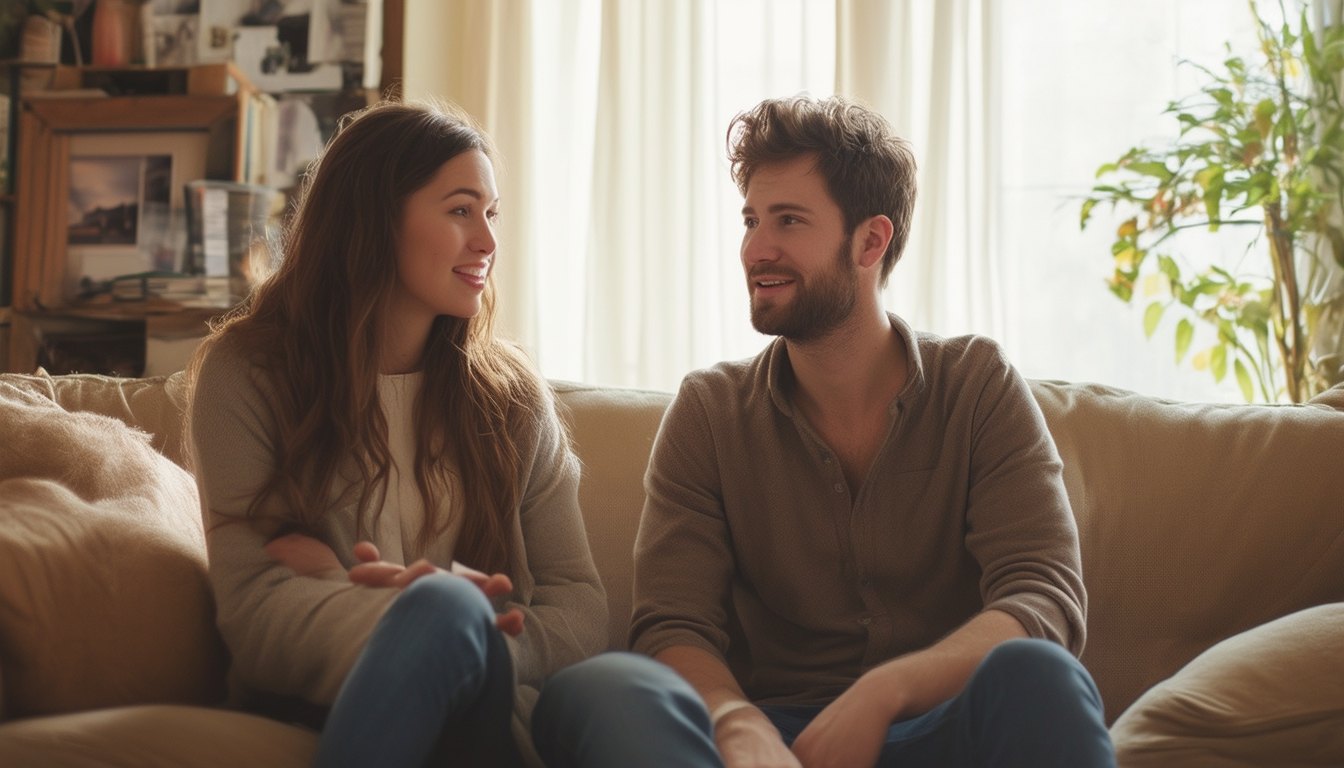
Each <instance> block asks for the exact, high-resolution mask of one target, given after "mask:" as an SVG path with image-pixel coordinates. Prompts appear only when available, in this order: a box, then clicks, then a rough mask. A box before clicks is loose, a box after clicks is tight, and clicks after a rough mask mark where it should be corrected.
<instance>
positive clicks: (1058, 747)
mask: <svg viewBox="0 0 1344 768" xmlns="http://www.w3.org/2000/svg"><path fill="white" fill-rule="evenodd" d="M625 666H628V665H627V662H625V661H624V660H623V658H622V655H614V654H606V655H603V656H598V657H595V658H593V659H589V660H588V661H585V662H581V663H580V664H576V665H575V666H573V667H570V668H569V669H567V670H564V671H562V672H561V673H560V674H558V675H556V677H555V678H553V679H552V681H551V682H550V683H548V684H547V686H546V689H545V690H543V691H542V696H541V701H539V702H538V703H537V709H536V713H535V714H534V715H533V724H532V730H533V736H534V741H535V742H536V745H537V748H538V750H539V751H541V754H542V756H543V757H544V758H546V759H547V761H548V764H549V765H552V766H553V767H554V768H616V766H629V765H640V766H646V767H649V768H652V767H653V766H688V767H689V766H697V767H704V768H711V767H712V768H720V767H721V766H722V765H723V763H722V761H721V760H720V759H719V756H718V753H717V752H716V751H714V750H713V747H712V743H713V742H712V732H711V729H710V725H709V715H708V713H707V712H705V709H704V705H703V704H700V703H699V701H698V697H697V698H696V700H695V702H694V703H695V704H696V706H694V707H692V706H691V705H690V704H688V703H687V701H686V700H685V692H684V688H685V687H686V684H685V683H684V682H681V681H680V678H676V681H675V683H674V684H673V685H674V689H673V692H672V693H671V694H667V697H668V698H670V699H672V700H674V701H676V703H675V704H670V703H669V702H668V701H666V700H664V701H662V702H661V703H660V696H662V695H663V694H661V693H660V692H658V691H641V689H642V688H643V687H646V686H647V681H646V682H645V683H641V684H639V685H633V686H632V685H630V684H629V683H628V680H629V675H627V674H624V673H623V672H622V667H625ZM692 695H693V694H692ZM635 702H643V703H638V704H637V703H635ZM650 702H651V703H650ZM650 708H661V709H662V710H664V711H667V710H672V709H675V710H678V712H679V714H678V720H677V726H676V727H675V728H670V729H669V728H663V729H662V730H661V731H660V732H652V731H650V730H648V729H647V728H645V727H643V725H642V723H648V722H651V719H650V718H649V716H648V710H649V709H650ZM762 709H763V710H764V711H765V713H766V715H767V716H768V717H769V718H770V720H771V721H772V722H773V723H774V724H775V727H776V728H778V729H779V732H780V735H781V736H782V737H783V739H784V742H785V743H786V744H792V743H793V740H794V739H795V738H797V736H798V734H799V733H801V732H802V730H803V729H804V728H806V727H807V725H808V723H810V722H812V719H813V718H814V717H816V716H817V714H818V713H819V712H821V710H822V709H823V707H821V706H806V707H798V706H794V707H780V706H766V707H763V708H762ZM655 743H656V744H657V745H658V749H657V750H651V749H648V747H649V746H651V745H652V744H655ZM707 744H708V745H709V749H708V750H706V745H707ZM637 755H638V756H641V757H640V758H639V759H636V757H635V756H637ZM649 756H656V757H653V758H651V757H649ZM632 760H633V762H632ZM877 765H878V766H880V767H881V768H896V767H897V766H900V768H918V767H921V766H928V767H929V768H935V767H936V768H950V767H953V766H955V767H957V768H961V767H963V766H964V767H965V768H971V766H976V767H977V768H979V767H981V766H983V767H986V768H988V767H989V766H994V767H995V768H1008V767H1009V766H1011V767H1013V768H1052V767H1054V766H1058V767H1059V768H1114V766H1115V755H1114V753H1113V751H1112V748H1111V740H1110V736H1109V734H1108V733H1107V730H1106V724H1105V720H1104V717H1103V713H1102V706H1101V697H1100V695H1099V694H1098V693H1097V689H1096V686H1095V685H1094V684H1093V683H1092V678H1091V677H1090V676H1089V675H1088V674H1087V670H1085V669H1084V668H1083V666H1082V665H1081V664H1079V663H1078V660H1077V659H1075V658H1073V656H1072V655H1070V654H1069V653H1068V652H1067V651H1065V650H1064V649H1063V648H1061V647H1059V646H1058V645H1056V644H1054V643H1049V642H1046V641H1043V640H1012V641H1009V642H1006V643H1003V644H1002V645H1000V646H998V647H997V648H995V649H994V650H993V651H991V652H990V653H989V654H988V655H987V656H985V659H984V660H983V661H982V662H981V663H980V666H979V667H978V668H977V669H976V671H975V674H974V675H972V676H971V679H970V681H969V682H968V683H967V684H966V688H965V689H964V690H963V691H962V693H961V694H960V695H958V696H956V697H954V698H952V699H949V700H948V701H946V702H944V703H943V704H941V705H939V706H938V707H935V708H934V709H933V710H932V711H930V712H927V713H925V714H924V715H921V716H919V717H915V718H912V719H910V720H905V721H902V722H900V723H896V724H895V725H892V726H891V727H890V728H889V729H888V730H887V742H886V746H885V747H884V748H883V750H882V753H881V756H880V757H879V759H878V762H877ZM856 768H858V767H856Z"/></svg>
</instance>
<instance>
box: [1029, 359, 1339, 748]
mask: <svg viewBox="0 0 1344 768" xmlns="http://www.w3.org/2000/svg"><path fill="white" fill-rule="evenodd" d="M1032 390H1033V392H1034V394H1035V395H1036V399H1037V402H1038V403H1040V405H1041V409H1042V411H1043V412H1044V414H1045V418H1046V423H1047V424H1048V425H1049V427H1050V432H1051V434H1052V435H1053V437H1054V440H1055V444H1056V445H1057V446H1058V448H1059V452H1060V456H1061V458H1062V459H1063V463H1064V483H1065V486H1066V487H1067V489H1068V493H1069V501H1070V503H1071V504H1072V506H1073V513H1074V517H1075V518H1076V519H1077V522H1078V534H1079V540H1080V544H1081V548H1082V556H1083V580H1084V583H1085V584H1086V585H1087V596H1088V616H1087V620H1088V621H1087V624H1088V627H1087V646H1086V647H1085V648H1084V650H1083V654H1082V661H1083V663H1084V665H1086V666H1087V668H1088V670H1089V671H1090V672H1091V673H1092V676H1093V678H1094V679H1095V680H1096V683H1097V687H1098V689H1100V691H1101V695H1102V700H1103V701H1104V702H1105V705H1106V712H1107V718H1108V721H1109V720H1114V719H1115V718H1116V717H1117V716H1119V714H1120V713H1121V712H1122V711H1124V710H1125V708H1126V707H1128V706H1129V705H1130V703H1131V702H1133V701H1134V700H1135V699H1136V698H1138V696H1139V695H1140V694H1141V693H1143V692H1144V691H1145V690H1147V689H1148V688H1149V687H1150V686H1152V685H1154V684H1155V683H1157V682H1159V681H1161V680H1164V679H1166V678H1167V677H1170V676H1171V675H1172V674H1174V673H1175V672H1176V671H1177V670H1179V669H1180V668H1181V667H1183V666H1184V665H1185V664H1186V663H1187V662H1189V661H1190V660H1191V659H1193V658H1194V657H1195V656H1197V655H1199V654H1200V653H1201V652H1202V651H1204V650H1205V649H1207V648H1209V647H1210V646H1212V645H1213V644H1214V643H1216V642H1218V641H1220V640H1223V639H1225V638H1227V637H1230V636H1232V635H1235V634H1237V633H1239V632H1242V631H1244V630H1247V629H1250V628H1251V627H1255V626H1258V625H1260V624H1263V623H1265V622H1267V621H1270V620H1272V619H1275V618H1278V617H1280V616H1284V615H1286V614H1289V613H1292V612H1294V611H1298V610H1301V609H1304V608H1308V607H1310V606H1314V605H1320V604H1323V603H1330V602H1339V601H1344V514H1342V513H1341V510H1342V509H1344V507H1341V499H1344V472H1342V471H1340V466H1341V465H1340V457H1341V456H1344V413H1339V412H1336V411H1333V410H1329V409H1325V408H1319V407H1307V406H1264V405H1212V404H1199V403H1174V402H1169V401H1164V400H1158V399H1156V398H1152V397H1145V396H1142V395H1137V394H1134V393H1132V392H1125V391H1123V390H1118V389H1113V388H1110V387H1104V386H1099V385H1088V384H1065V383H1052V382H1039V381H1037V382H1032Z"/></svg>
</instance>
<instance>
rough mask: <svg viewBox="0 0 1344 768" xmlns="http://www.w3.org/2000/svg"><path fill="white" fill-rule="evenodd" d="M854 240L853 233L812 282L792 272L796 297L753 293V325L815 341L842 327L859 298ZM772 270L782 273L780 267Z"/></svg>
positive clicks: (773, 333) (771, 333)
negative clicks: (781, 298)
mask: <svg viewBox="0 0 1344 768" xmlns="http://www.w3.org/2000/svg"><path fill="white" fill-rule="evenodd" d="M853 243H854V238H853V236H852V235H851V236H850V237H848V238H845V240H844V241H843V242H841V243H840V247H839V249H837V250H836V252H835V259H833V260H832V264H831V268H830V269H828V270H826V271H825V272H822V273H820V274H817V275H815V276H814V277H812V278H810V283H805V282H803V280H802V276H801V275H799V274H798V273H796V272H790V276H791V277H792V278H793V280H794V283H793V285H794V289H793V294H794V295H793V300H792V301H790V302H779V301H776V300H769V299H767V300H765V301H761V302H758V301H756V299H755V297H754V296H753V297H752V301H751V325H752V327H754V328H755V329H756V330H757V331H758V332H760V333H764V334H766V335H767V336H783V337H784V338H786V339H788V340H789V341H793V342H807V341H815V340H817V339H820V338H823V337H825V336H826V335H827V334H829V333H830V332H831V331H834V330H835V329H836V328H839V327H840V325H841V324H843V323H844V322H845V321H846V320H848V319H849V316H850V315H851V314H853V313H854V305H855V303H856V302H857V299H858V286H859V270H858V268H857V267H856V266H854V261H853V259H852V258H851V257H850V248H851V246H852V245H853ZM761 271H763V272H764V271H767V270H766V269H762V270H761ZM769 271H770V272H771V273H772V274H778V270H769ZM749 287H750V286H749Z"/></svg>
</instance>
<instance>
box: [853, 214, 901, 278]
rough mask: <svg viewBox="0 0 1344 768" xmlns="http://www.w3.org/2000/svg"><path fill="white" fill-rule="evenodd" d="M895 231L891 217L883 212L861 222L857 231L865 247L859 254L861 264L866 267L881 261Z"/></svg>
mask: <svg viewBox="0 0 1344 768" xmlns="http://www.w3.org/2000/svg"><path fill="white" fill-rule="evenodd" d="M895 231H896V228H895V227H894V226H893V225H892V223H891V219H889V218H887V217H886V216H883V215H881V214H878V215H877V216H874V217H872V218H870V219H868V220H866V221H864V222H862V223H860V224H859V228H858V232H857V233H856V234H858V235H859V237H858V238H857V241H858V242H859V243H861V247H862V248H863V252H862V253H861V254H859V266H861V267H865V268H866V267H871V266H873V265H874V264H877V263H879V262H881V261H882V257H883V256H884V255H886V253H887V245H889V244H890V243H891V236H892V234H894V233H895Z"/></svg>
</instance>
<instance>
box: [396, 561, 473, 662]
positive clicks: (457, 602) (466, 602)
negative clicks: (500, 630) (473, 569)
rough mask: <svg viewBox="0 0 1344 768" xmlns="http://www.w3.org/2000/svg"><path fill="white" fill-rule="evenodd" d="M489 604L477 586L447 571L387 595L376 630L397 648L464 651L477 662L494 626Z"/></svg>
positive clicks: (410, 651) (430, 653) (435, 652)
mask: <svg viewBox="0 0 1344 768" xmlns="http://www.w3.org/2000/svg"><path fill="white" fill-rule="evenodd" d="M494 620H495V612H494V607H493V606H491V605H490V600H489V599H487V598H486V596H485V594H484V593H482V592H481V590H480V588H479V587H477V586H476V585H475V584H472V583H471V582H470V581H467V580H466V579H463V578H461V577H458V576H449V575H447V574H431V575H429V576H422V577H420V578H419V579H416V580H415V581H414V582H412V583H411V584H410V585H408V586H407V587H406V588H405V589H403V590H402V591H401V594H399V595H397V598H396V599H395V600H393V601H392V605H391V606H389V607H388V609H387V612H386V613H385V614H383V619H382V621H380V622H379V629H380V630H385V631H384V632H382V633H380V634H383V635H384V637H385V638H386V639H387V640H388V641H390V642H393V643H394V644H396V645H397V646H399V652H401V653H406V654H415V653H416V652H417V651H419V652H420V653H422V654H423V655H424V656H426V657H429V658H433V657H439V656H444V655H445V653H451V654H454V655H457V654H467V655H468V656H471V657H476V658H479V659H480V660H481V661H482V663H483V662H484V659H485V656H486V654H487V652H488V647H489V644H490V639H491V638H490V633H491V632H494V631H496V630H495V625H494Z"/></svg>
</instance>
